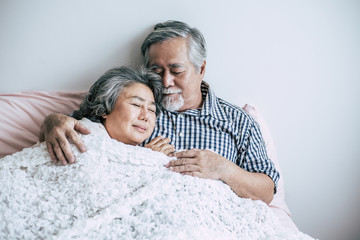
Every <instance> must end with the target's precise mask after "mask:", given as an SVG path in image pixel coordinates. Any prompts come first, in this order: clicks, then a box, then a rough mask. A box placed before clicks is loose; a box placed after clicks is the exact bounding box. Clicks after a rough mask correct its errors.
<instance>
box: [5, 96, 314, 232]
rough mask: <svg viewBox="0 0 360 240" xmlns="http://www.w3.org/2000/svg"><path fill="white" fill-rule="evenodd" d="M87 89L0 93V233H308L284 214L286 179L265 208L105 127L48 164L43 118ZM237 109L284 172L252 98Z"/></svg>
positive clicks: (70, 105)
mask: <svg viewBox="0 0 360 240" xmlns="http://www.w3.org/2000/svg"><path fill="white" fill-rule="evenodd" d="M83 95H84V92H48V91H32V92H18V93H14V94H0V113H1V119H0V132H1V138H0V158H1V160H0V182H1V188H0V189H2V192H1V195H0V214H1V215H2V216H5V221H1V223H0V238H1V239H3V238H4V239H8V238H13V237H19V236H21V237H20V238H26V239H70V238H71V239H84V238H86V239H117V238H121V239H312V238H311V237H310V236H308V235H306V234H304V233H302V232H300V231H299V230H298V229H297V227H296V225H295V224H294V223H293V221H292V219H291V217H290V211H289V209H288V207H287V204H286V202H285V192H284V181H283V178H280V181H279V184H278V189H277V193H276V194H275V196H274V199H273V201H272V202H271V203H270V204H269V206H267V205H265V204H264V203H262V202H260V201H252V200H249V199H242V198H239V197H237V196H236V195H235V194H234V193H233V192H232V191H231V189H230V188H228V186H226V185H225V184H223V183H222V182H219V181H213V180H204V179H199V178H192V177H185V176H181V175H179V174H176V173H170V172H169V171H167V170H166V169H165V168H164V167H163V165H162V164H163V163H165V162H166V161H168V159H167V157H166V156H165V155H163V154H160V153H156V152H153V151H151V150H149V149H144V148H140V147H133V146H131V147H130V148H129V146H127V145H124V144H121V143H118V142H116V141H114V140H112V139H107V138H106V137H99V136H102V135H101V131H100V132H99V134H100V135H98V136H97V135H95V136H96V137H94V136H81V137H82V138H83V140H84V141H85V143H87V145H88V146H93V148H91V147H90V148H89V150H88V151H87V152H86V153H84V154H81V153H79V152H77V151H76V149H75V148H74V151H75V152H76V154H77V155H78V161H77V163H76V164H73V165H71V166H66V167H61V166H57V165H54V164H52V163H51V162H50V161H49V157H48V156H47V153H46V149H45V146H44V144H43V143H37V141H38V136H39V132H40V127H41V126H40V125H41V123H42V120H43V118H44V117H45V116H46V115H48V114H49V113H52V112H60V113H64V114H69V113H71V112H72V111H73V110H74V109H76V108H77V107H78V105H79V104H80V102H81V100H82V97H83ZM243 109H244V110H245V111H246V112H248V113H249V114H250V115H251V116H252V117H253V118H254V119H255V120H256V121H257V122H258V123H259V125H260V128H261V130H262V133H263V137H264V140H265V144H266V148H267V152H268V155H269V157H270V158H271V159H272V160H273V161H274V163H275V165H276V167H277V169H278V170H279V171H280V174H281V168H280V165H279V161H278V159H277V155H276V150H275V146H274V143H273V140H272V138H271V134H270V131H269V129H268V127H267V125H266V123H265V121H264V119H263V118H262V116H261V114H260V113H259V111H257V109H256V108H255V107H254V106H251V105H249V104H246V105H245V106H244V107H243ZM86 124H89V123H86ZM89 127H90V128H93V129H95V130H94V132H97V131H96V129H97V128H96V127H95V128H94V126H92V125H91V123H90V125H89ZM99 139H100V140H99ZM99 146H106V147H103V148H100V147H99ZM109 146H113V147H109ZM23 149H24V150H23ZM33 149H37V150H36V151H33ZM99 149H101V151H99ZM110 149H117V150H114V152H112V150H111V151H110ZM119 149H122V151H120V150H119ZM21 150H22V151H21ZM95 150H96V151H95ZM19 151H21V152H19ZM33 152H36V153H37V155H36V156H34V155H33ZM124 152H126V153H127V154H124ZM14 153H15V154H14ZM39 156H40V157H39ZM99 159H101V161H100V160H99ZM99 162H101V164H99ZM144 164H145V165H144ZM95 166H96V167H95ZM139 166H146V167H145V168H142V167H139ZM124 169H127V170H126V171H124ZM114 173H116V174H114ZM130 173H131V174H130ZM49 176H50V177H49ZM140 176H147V177H146V178H144V177H140ZM65 183H67V184H65ZM119 184H120V185H119ZM64 185H66V187H64ZM169 186H172V187H169ZM174 186H176V187H174ZM14 188H15V189H14ZM5 189H6V190H5ZM74 189H75V190H74ZM195 189H196V190H195ZM105 190H106V191H105ZM119 190H121V191H119ZM20 199H23V200H20ZM24 199H25V200H24ZM30 199H31V201H30ZM214 202H215V203H216V204H214ZM175 203H176V207H175V205H174V204H175ZM210 203H211V204H210ZM16 209H21V211H19V210H16ZM24 219H26V221H25V220H24Z"/></svg>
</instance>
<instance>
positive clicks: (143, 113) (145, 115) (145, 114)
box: [139, 107, 150, 121]
mask: <svg viewBox="0 0 360 240" xmlns="http://www.w3.org/2000/svg"><path fill="white" fill-rule="evenodd" d="M149 114H150V113H149V110H147V109H146V107H142V108H141V110H140V114H139V119H140V120H144V121H147V120H148V119H149Z"/></svg>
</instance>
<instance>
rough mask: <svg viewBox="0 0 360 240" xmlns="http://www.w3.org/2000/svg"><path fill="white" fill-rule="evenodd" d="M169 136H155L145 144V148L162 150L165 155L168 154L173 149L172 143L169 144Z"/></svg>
mask: <svg viewBox="0 0 360 240" xmlns="http://www.w3.org/2000/svg"><path fill="white" fill-rule="evenodd" d="M169 143H170V139H169V138H163V137H162V136H157V137H156V138H154V139H153V140H151V142H149V143H148V144H146V145H145V147H146V148H150V149H151V150H153V151H158V152H162V153H164V154H165V155H169V154H171V153H173V152H174V151H175V148H174V146H173V145H171V144H169Z"/></svg>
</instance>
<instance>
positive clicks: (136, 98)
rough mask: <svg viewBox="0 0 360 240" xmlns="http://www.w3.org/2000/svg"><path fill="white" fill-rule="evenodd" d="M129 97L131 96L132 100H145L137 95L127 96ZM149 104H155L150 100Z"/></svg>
mask: <svg viewBox="0 0 360 240" xmlns="http://www.w3.org/2000/svg"><path fill="white" fill-rule="evenodd" d="M129 98H131V99H133V100H139V101H141V102H146V99H144V98H142V97H139V96H131V97H129ZM150 104H151V105H154V106H156V104H155V102H154V101H151V103H150Z"/></svg>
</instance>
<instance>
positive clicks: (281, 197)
mask: <svg viewBox="0 0 360 240" xmlns="http://www.w3.org/2000/svg"><path fill="white" fill-rule="evenodd" d="M242 109H243V110H244V111H245V112H247V113H248V114H249V115H250V116H251V117H252V118H254V120H255V121H256V122H257V123H258V124H259V126H260V130H261V133H262V135H263V138H264V141H265V146H266V151H267V154H268V157H269V158H270V159H271V160H272V161H273V162H274V164H275V167H276V169H277V170H278V171H279V173H280V179H279V182H278V186H277V192H276V194H275V195H274V198H273V200H272V201H271V203H270V204H269V207H270V208H271V209H272V210H273V212H274V213H275V215H277V216H278V218H279V220H280V221H281V222H282V223H283V225H284V226H287V227H289V228H291V229H294V230H298V229H297V227H296V226H295V224H294V223H293V221H292V220H291V218H290V210H289V208H288V206H287V204H286V202H285V189H284V177H283V175H282V171H281V168H280V163H279V160H278V156H277V152H276V148H275V144H274V141H273V139H272V136H271V133H270V130H269V127H268V126H267V124H266V122H265V120H264V118H263V117H262V116H261V114H260V113H259V111H257V110H256V108H255V107H254V106H251V105H249V104H245V106H243V107H242Z"/></svg>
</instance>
